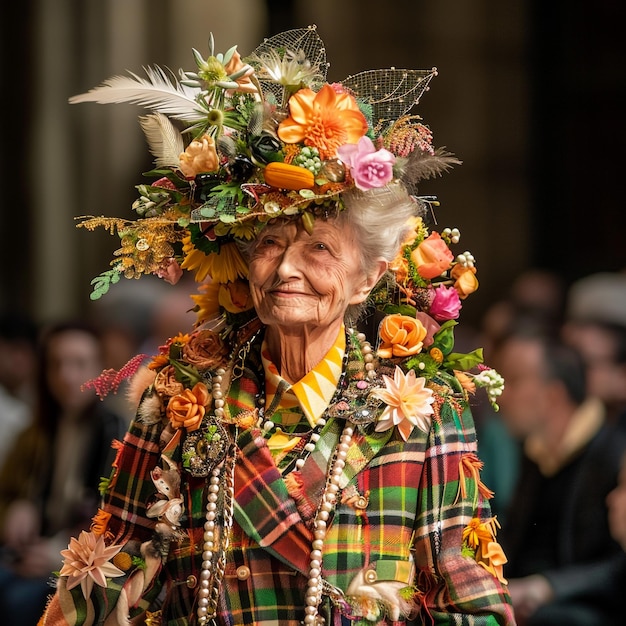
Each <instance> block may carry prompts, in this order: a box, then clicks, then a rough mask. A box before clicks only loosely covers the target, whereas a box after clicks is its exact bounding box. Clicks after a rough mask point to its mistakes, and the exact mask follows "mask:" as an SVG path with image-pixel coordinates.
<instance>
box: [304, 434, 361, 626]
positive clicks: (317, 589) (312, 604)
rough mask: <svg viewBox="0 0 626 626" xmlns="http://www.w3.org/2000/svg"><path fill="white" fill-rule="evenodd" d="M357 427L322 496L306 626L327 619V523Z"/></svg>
mask: <svg viewBox="0 0 626 626" xmlns="http://www.w3.org/2000/svg"><path fill="white" fill-rule="evenodd" d="M353 433H354V428H353V426H352V424H351V423H350V422H348V423H346V425H345V426H344V429H343V432H342V433H341V437H340V438H339V444H338V445H337V448H336V449H335V456H334V459H333V462H332V464H331V469H330V471H329V472H328V476H327V478H326V486H325V487H324V492H323V493H322V500H321V502H320V505H319V508H318V509H317V513H316V514H315V519H314V521H313V543H312V544H311V548H312V549H311V553H310V562H309V576H308V582H307V592H306V598H305V600H306V605H305V607H304V624H305V625H308V624H323V623H324V618H323V617H321V616H320V615H319V613H318V606H319V603H320V602H321V599H322V590H323V585H322V583H323V579H322V558H323V548H324V540H325V539H326V531H327V523H328V519H329V518H330V514H331V512H332V511H333V509H334V508H335V504H336V503H337V492H338V491H339V482H340V481H341V475H342V474H343V468H344V466H345V464H346V458H347V456H348V448H349V447H350V442H351V441H352V435H353Z"/></svg>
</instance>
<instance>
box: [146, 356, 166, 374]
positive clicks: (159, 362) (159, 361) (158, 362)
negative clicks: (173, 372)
mask: <svg viewBox="0 0 626 626" xmlns="http://www.w3.org/2000/svg"><path fill="white" fill-rule="evenodd" d="M169 362H170V357H169V356H168V355H167V354H157V355H155V356H153V357H152V361H150V363H148V369H151V370H156V371H158V370H160V369H162V368H163V367H165V366H166V365H167V364H168V363H169Z"/></svg>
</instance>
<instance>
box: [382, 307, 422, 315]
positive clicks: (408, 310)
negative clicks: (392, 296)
mask: <svg viewBox="0 0 626 626" xmlns="http://www.w3.org/2000/svg"><path fill="white" fill-rule="evenodd" d="M383 311H384V312H385V313H388V314H393V313H397V314H399V315H408V316H409V317H415V313H416V309H415V307H414V306H411V305H410V304H387V305H385V306H384V307H383Z"/></svg>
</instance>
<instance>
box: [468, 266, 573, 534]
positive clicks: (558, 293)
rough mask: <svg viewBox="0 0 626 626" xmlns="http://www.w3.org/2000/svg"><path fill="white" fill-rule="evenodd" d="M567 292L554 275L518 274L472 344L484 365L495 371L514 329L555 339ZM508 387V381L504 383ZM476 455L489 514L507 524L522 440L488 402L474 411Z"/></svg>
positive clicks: (541, 272)
mask: <svg viewBox="0 0 626 626" xmlns="http://www.w3.org/2000/svg"><path fill="white" fill-rule="evenodd" d="M564 301H565V288H564V283H563V280H562V279H561V278H560V277H559V276H558V274H556V273H554V272H552V271H549V270H545V269H540V268H530V269H528V270H525V271H523V272H521V273H520V274H519V275H518V276H516V277H515V278H514V280H513V282H512V283H511V287H510V289H509V291H508V292H507V293H506V294H505V296H504V297H503V298H502V299H501V300H498V301H496V302H494V303H493V304H492V305H491V306H490V307H489V308H488V309H487V311H486V313H485V315H484V316H483V319H482V324H481V328H480V332H481V337H480V339H479V341H477V343H476V345H482V346H484V358H485V363H486V364H487V365H489V366H491V367H493V368H495V369H496V370H498V371H500V368H499V359H500V356H499V348H500V344H501V343H502V341H503V338H504V337H506V336H507V335H508V334H509V333H511V332H512V331H513V330H514V329H516V328H517V329H520V328H526V327H532V328H538V329H541V331H542V332H544V333H546V334H548V335H555V336H556V335H558V334H559V327H560V324H561V321H562V318H563V309H564ZM505 387H506V380H505ZM474 415H475V419H476V428H477V434H478V452H479V456H480V458H481V460H482V461H483V462H484V463H485V467H484V469H483V472H482V476H483V480H484V482H485V484H487V485H488V486H489V487H490V488H491V489H493V491H494V492H495V496H494V498H493V500H492V501H491V505H492V510H493V512H494V514H495V515H497V516H498V519H499V520H500V521H501V523H503V524H506V515H507V512H508V508H509V506H508V504H509V502H510V499H511V497H512V495H513V491H514V489H515V485H516V483H517V479H518V475H519V466H520V457H521V440H520V437H519V436H518V435H517V434H516V433H514V432H511V431H510V430H509V429H508V427H507V425H506V423H505V422H506V420H505V416H504V415H503V411H502V409H501V410H500V411H498V412H496V411H494V410H493V408H492V407H491V405H490V404H489V403H488V402H485V401H483V402H481V403H480V404H479V405H478V406H476V407H475V408H474Z"/></svg>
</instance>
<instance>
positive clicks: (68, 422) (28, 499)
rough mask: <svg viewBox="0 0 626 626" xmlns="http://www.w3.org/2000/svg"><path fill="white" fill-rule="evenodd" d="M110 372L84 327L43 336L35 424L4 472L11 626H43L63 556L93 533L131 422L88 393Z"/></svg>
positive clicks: (1, 609) (0, 600)
mask: <svg viewBox="0 0 626 626" xmlns="http://www.w3.org/2000/svg"><path fill="white" fill-rule="evenodd" d="M102 364H103V361H102V345H101V342H100V337H99V335H98V334H97V333H96V332H95V331H94V330H93V329H92V328H91V327H90V326H88V325H86V324H83V323H82V322H65V323H60V324H58V325H55V326H52V327H51V328H49V329H48V330H47V331H46V332H45V333H44V335H43V336H42V339H41V341H40V353H39V359H38V366H39V372H38V380H37V404H36V412H35V418H34V421H33V423H32V424H31V425H30V426H29V427H28V428H27V429H25V430H24V431H23V432H22V433H20V434H19V435H18V437H17V439H16V441H15V443H14V445H13V447H12V449H11V450H10V452H9V454H8V456H7V458H6V460H5V463H4V465H3V467H2V469H1V471H0V533H1V535H0V537H1V540H2V550H3V553H2V557H3V561H2V566H1V568H0V615H1V616H2V620H3V621H4V623H6V624H11V626H35V625H36V623H37V620H38V618H39V616H40V615H41V613H42V611H43V608H44V606H45V602H46V598H47V594H48V593H49V592H50V588H49V586H48V578H49V576H50V572H52V571H55V570H58V569H59V568H60V565H61V563H60V561H59V558H60V557H59V551H60V550H62V549H64V548H66V547H67V545H68V542H69V538H70V536H77V534H76V533H77V532H79V530H81V529H83V528H88V527H89V525H90V521H91V518H92V516H93V515H94V514H95V512H96V510H97V505H98V501H99V499H98V485H99V482H100V479H101V477H108V472H109V469H108V468H109V467H110V465H111V463H112V461H113V460H114V458H115V450H114V449H113V448H112V447H111V442H112V440H113V439H120V438H121V437H123V435H124V433H125V430H126V425H127V421H126V420H125V419H123V418H122V417H120V416H119V415H117V414H115V413H113V412H111V410H110V409H109V408H108V407H107V405H106V404H105V403H103V402H101V401H100V400H99V399H98V397H97V396H96V395H95V393H94V392H93V391H83V390H81V386H82V385H83V383H85V382H86V381H87V380H89V379H92V378H95V377H96V376H98V375H99V374H100V372H101V371H102V369H103V368H102Z"/></svg>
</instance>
